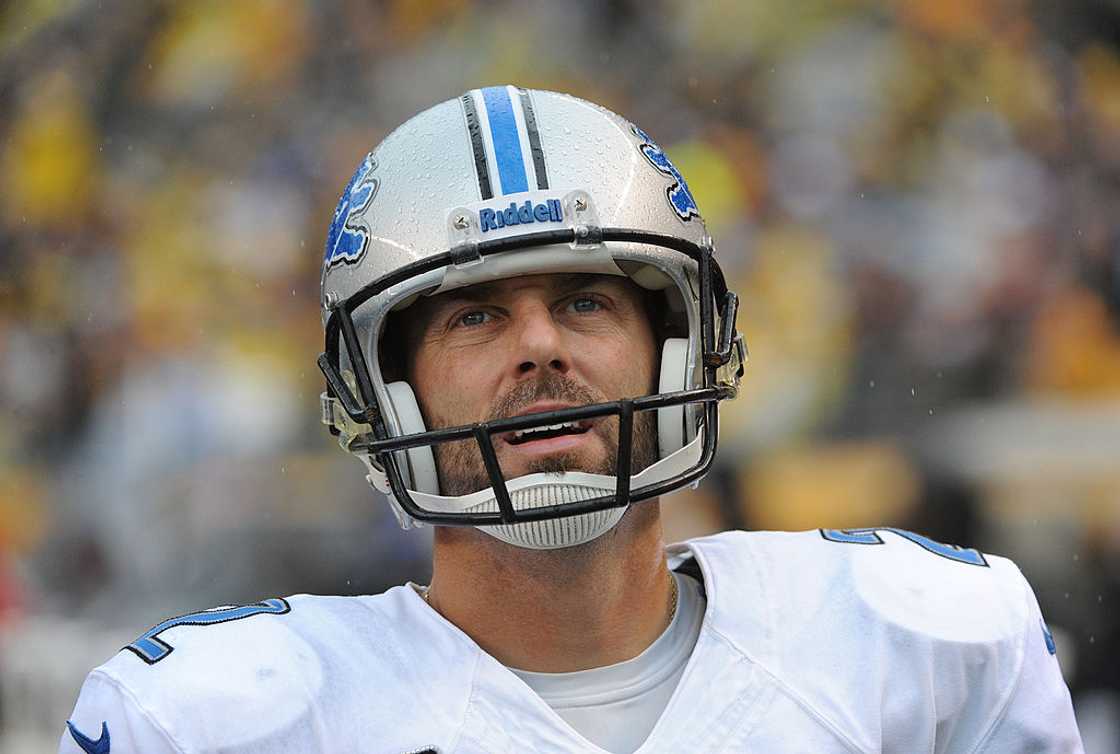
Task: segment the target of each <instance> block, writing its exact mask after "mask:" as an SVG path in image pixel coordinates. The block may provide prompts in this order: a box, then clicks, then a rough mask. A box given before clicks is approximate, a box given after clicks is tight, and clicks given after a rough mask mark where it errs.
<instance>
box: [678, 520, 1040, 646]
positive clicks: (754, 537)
mask: <svg viewBox="0 0 1120 754" xmlns="http://www.w3.org/2000/svg"><path fill="white" fill-rule="evenodd" d="M686 544H687V545H688V547H689V548H690V549H694V550H698V551H702V552H706V553H708V557H707V560H708V561H709V562H710V563H711V564H712V567H713V568H714V569H715V570H717V573H716V574H714V575H715V576H716V578H717V579H718V578H719V573H718V571H727V572H728V573H736V574H738V576H739V578H745V577H750V576H751V575H753V576H754V577H755V578H758V579H761V580H763V581H764V582H765V584H766V587H767V588H766V592H767V594H768V598H769V599H770V600H772V601H773V608H774V609H775V610H776V611H777V612H778V613H780V614H782V615H783V616H784V617H785V618H786V619H795V618H796V616H799V615H800V616H812V619H813V620H815V621H818V622H820V621H822V620H825V619H832V620H837V621H839V622H845V623H850V624H854V625H860V626H862V627H864V628H866V626H867V625H869V624H883V625H884V626H888V625H889V626H891V627H892V628H894V629H896V630H899V631H904V632H912V633H915V634H919V635H928V636H930V637H934V638H939V639H945V640H952V641H957V642H963V643H971V642H980V643H984V642H990V641H1001V640H1003V639H1005V638H1007V637H1009V636H1012V637H1013V636H1018V635H1019V634H1021V633H1022V631H1023V628H1024V625H1025V622H1026V619H1027V614H1028V611H1029V607H1030V604H1031V596H1032V595H1031V591H1030V586H1029V585H1028V584H1027V582H1026V580H1025V579H1024V578H1023V575H1022V573H1021V572H1020V571H1019V569H1018V567H1017V566H1016V565H1015V564H1014V563H1013V562H1012V561H1010V560H1008V559H1007V558H1002V557H999V556H994V555H988V554H986V553H983V552H980V551H979V550H976V549H972V548H967V547H960V546H956V545H950V544H945V543H941V542H937V541H935V540H933V539H931V538H929V537H926V536H924V535H922V534H919V533H915V532H909V531H905V530H902V529H897V528H892V527H882V528H864V529H843V530H840V529H816V530H812V531H807V532H740V531H733V532H724V533H722V534H718V535H715V536H713V537H706V538H703V539H699V540H693V541H692V542H689V543H686ZM825 605H832V606H833V608H834V609H832V610H828V611H823V612H822V611H821V608H822V606H825ZM836 608H842V609H836Z"/></svg>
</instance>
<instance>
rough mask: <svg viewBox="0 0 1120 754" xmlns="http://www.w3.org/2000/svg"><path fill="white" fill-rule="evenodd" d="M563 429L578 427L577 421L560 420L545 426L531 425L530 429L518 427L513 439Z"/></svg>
mask: <svg viewBox="0 0 1120 754" xmlns="http://www.w3.org/2000/svg"><path fill="white" fill-rule="evenodd" d="M564 429H579V422H562V423H560V424H549V425H548V426H547V427H533V428H532V429H519V430H516V431H515V432H514V433H513V439H514V440H521V439H523V438H525V437H526V436H528V435H534V434H539V433H542V432H559V431H560V430H564Z"/></svg>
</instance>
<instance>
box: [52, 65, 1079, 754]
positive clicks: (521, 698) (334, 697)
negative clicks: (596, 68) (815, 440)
mask: <svg viewBox="0 0 1120 754" xmlns="http://www.w3.org/2000/svg"><path fill="white" fill-rule="evenodd" d="M322 306H323V323H324V327H325V333H326V339H325V344H326V345H325V349H324V353H323V355H322V356H321V357H320V359H319V366H320V368H321V369H322V371H323V373H324V375H325V378H326V386H327V388H326V392H325V393H324V394H323V397H322V411H323V421H324V423H325V424H327V425H328V426H329V427H330V429H331V431H332V432H333V433H334V434H335V435H336V436H337V438H338V441H339V442H340V443H341V445H342V447H343V448H344V449H345V450H347V451H348V452H350V453H352V454H353V455H354V456H355V457H357V458H358V459H359V460H360V461H361V462H362V463H363V465H364V469H365V472H366V473H367V474H368V479H369V482H370V484H371V485H372V486H373V487H374V488H375V489H377V490H379V491H380V492H381V493H384V495H385V496H386V497H387V498H388V500H389V503H390V505H392V507H393V510H394V511H395V513H396V515H397V517H398V518H399V520H400V523H401V525H402V526H403V527H404V528H406V529H407V528H410V527H412V526H415V525H419V524H427V525H432V526H434V527H435V534H434V560H433V569H432V570H433V576H432V582H431V584H430V585H428V586H419V585H415V584H407V585H403V586H398V587H396V588H393V589H390V590H389V591H388V592H385V593H384V594H380V595H377V596H372V597H324V596H310V595H298V596H293V597H288V598H286V599H279V598H274V599H266V600H264V601H262V602H260V603H257V604H253V605H242V606H232V607H223V608H217V609H214V610H208V611H204V612H200V613H194V614H190V615H185V616H180V617H178V618H172V619H169V620H166V621H164V622H162V623H160V624H159V625H157V626H155V627H153V628H152V629H151V630H149V631H147V632H146V633H144V634H143V635H142V636H140V637H139V638H138V639H137V640H136V641H134V642H133V643H131V644H129V645H128V646H127V647H125V649H124V650H123V651H122V652H121V653H119V654H118V655H117V656H116V657H114V658H113V659H111V660H110V661H109V662H107V663H106V664H105V665H103V666H101V667H100V668H98V669H96V670H94V671H93V672H92V673H91V674H90V676H89V678H88V679H87V681H86V683H85V685H84V686H83V688H82V691H81V695H80V697H79V700H78V704H77V707H76V709H75V710H74V713H73V716H72V717H71V718H70V720H69V721H68V722H67V726H66V729H65V730H64V731H63V734H62V744H61V750H62V751H63V752H67V753H69V754H74V753H76V752H87V753H89V752H109V751H110V750H111V751H113V752H143V753H144V754H157V753H160V752H180V753H182V754H186V753H187V752H190V753H191V754H194V753H195V752H236V753H238V754H241V753H245V754H247V753H248V752H269V753H270V754H274V753H275V752H300V753H301V754H307V753H309V752H324V753H328V752H329V753H331V754H336V753H338V752H388V753H390V754H403V753H404V752H440V753H441V754H451V753H452V752H461V753H463V754H466V753H467V752H476V753H479V754H482V753H486V754H495V753H496V752H613V753H614V754H620V753H622V752H635V751H641V752H681V751H696V752H717V751H719V752H747V751H753V752H814V754H829V753H832V752H836V753H839V752H845V753H848V754H851V753H852V752H865V753H867V754H870V753H871V752H897V753H898V754H912V752H931V753H933V752H935V753H938V754H942V753H948V752H960V753H961V754H964V753H966V752H968V753H970V754H980V753H988V754H995V753H996V752H1000V753H1008V754H1010V753H1011V752H1026V751H1030V752H1054V753H1057V752H1078V751H1081V743H1080V738H1079V735H1078V731H1077V728H1076V725H1075V722H1074V718H1073V712H1072V707H1071V704H1070V697H1069V692H1068V690H1067V688H1066V686H1065V684H1064V682H1063V680H1062V677H1061V674H1060V671H1059V668H1058V662H1057V660H1056V658H1055V649H1054V644H1053V640H1052V639H1051V637H1050V636H1049V634H1048V632H1047V629H1046V625H1045V623H1044V622H1043V620H1042V616H1041V614H1040V612H1039V608H1038V605H1037V603H1036V601H1035V598H1034V595H1033V593H1032V591H1031V589H1030V587H1029V586H1028V584H1027V583H1026V581H1025V580H1024V579H1023V576H1022V575H1021V574H1020V572H1019V571H1018V569H1017V568H1016V567H1015V565H1014V564H1013V563H1011V562H1010V561H1008V560H1005V559H1002V558H998V557H992V556H988V555H984V554H982V553H980V552H978V551H975V550H969V549H961V548H957V547H952V546H947V545H943V544H940V543H938V542H934V541H932V540H929V539H926V538H924V537H922V536H920V535H916V534H911V533H909V532H904V531H899V530H895V529H860V530H846V531H838V530H820V531H812V532H804V533H770V532H741V531H732V532H726V533H723V534H718V535H715V536H711V537H705V538H702V539H697V540H693V541H689V542H684V543H682V544H677V545H673V546H670V547H668V548H666V547H665V546H664V544H663V541H662V533H661V527H660V522H659V503H658V499H659V498H660V497H661V496H663V495H665V494H667V493H670V492H672V491H673V490H676V489H679V488H681V487H683V486H686V485H690V484H695V483H696V482H698V481H699V480H700V478H701V477H702V476H703V475H704V473H705V472H706V471H707V470H708V469H709V468H710V467H711V464H712V462H713V459H714V456H715V452H716V440H717V434H718V421H719V406H720V402H721V401H723V400H725V399H729V398H732V397H734V395H735V393H736V391H737V389H738V385H739V380H740V377H741V376H742V374H743V368H744V363H745V349H744V346H743V342H742V339H741V337H740V336H739V333H738V331H737V329H736V324H735V320H736V309H737V299H736V297H735V295H734V293H733V292H731V291H729V290H728V288H727V285H726V282H725V280H724V278H723V276H722V273H721V272H720V268H719V265H718V264H717V262H716V258H715V254H714V246H713V243H712V240H711V239H710V238H709V237H708V235H707V233H706V232H705V229H704V223H703V220H702V219H701V217H700V213H699V210H698V208H697V206H696V202H695V200H694V199H693V196H692V194H691V193H690V192H689V189H688V185H687V184H686V182H685V179H684V178H683V177H682V176H681V174H680V173H679V172H678V171H677V169H676V168H675V167H674V166H673V164H672V163H671V162H670V160H669V158H668V157H667V156H666V155H665V153H664V152H663V151H662V150H661V149H660V148H659V147H658V146H657V144H656V143H655V142H654V141H653V139H651V138H650V136H649V135H648V134H646V132H645V131H643V130H641V129H640V128H638V127H637V126H635V125H633V124H631V123H629V122H628V121H626V120H625V119H623V118H621V117H619V116H618V115H615V114H614V113H612V112H609V111H607V110H605V109H603V108H601V107H598V106H596V105H593V104H591V103H588V102H585V101H582V100H580V99H576V98H574V97H570V96H566V95H562V94H556V93H552V92H545V91H527V90H524V89H519V88H516V87H513V86H496V87H489V88H485V89H480V90H474V91H470V92H467V93H466V94H464V95H463V96H462V97H459V98H457V99H453V100H449V101H447V102H444V103H442V104H439V105H436V106H435V107H433V108H431V109H429V110H426V111H424V112H422V113H420V114H419V115H417V116H415V117H414V118H412V119H411V120H409V121H408V122H407V123H405V124H404V125H402V126H400V127H399V128H398V129H397V130H396V131H394V132H393V133H392V134H390V135H389V136H388V137H387V138H386V139H385V140H384V141H383V142H382V143H381V144H380V145H379V146H378V147H377V148H376V149H374V150H373V151H372V152H370V153H369V154H368V155H367V156H366V157H365V158H364V159H363V160H362V162H361V164H360V166H359V167H358V169H357V172H355V173H354V176H353V178H352V179H351V180H350V182H349V184H348V185H347V186H346V189H345V191H344V192H343V195H342V199H341V201H340V202H339V204H338V208H337V210H336V211H335V214H334V218H333V220H332V222H331V225H330V229H329V231H328V236H327V243H326V255H325V260H324V263H323V274H322Z"/></svg>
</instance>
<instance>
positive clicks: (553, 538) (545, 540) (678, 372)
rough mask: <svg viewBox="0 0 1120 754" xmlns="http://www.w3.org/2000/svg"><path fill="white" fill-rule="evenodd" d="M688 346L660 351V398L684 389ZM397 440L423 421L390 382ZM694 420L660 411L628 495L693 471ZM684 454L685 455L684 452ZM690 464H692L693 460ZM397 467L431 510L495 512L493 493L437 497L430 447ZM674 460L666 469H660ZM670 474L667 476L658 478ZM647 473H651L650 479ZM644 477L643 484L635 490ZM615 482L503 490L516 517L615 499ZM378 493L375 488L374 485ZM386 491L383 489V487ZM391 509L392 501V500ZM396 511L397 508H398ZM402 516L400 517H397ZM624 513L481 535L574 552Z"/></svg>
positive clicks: (581, 477) (673, 341) (565, 480)
mask: <svg viewBox="0 0 1120 754" xmlns="http://www.w3.org/2000/svg"><path fill="white" fill-rule="evenodd" d="M687 357H688V340H687V339H686V338H668V339H666V341H665V343H664V345H663V346H662V350H661V374H660V378H659V383H658V392H661V393H671V392H676V391H678V390H684V389H685V388H686V387H687V383H688V373H689V364H688V358H687ZM385 387H386V390H387V392H388V394H389V400H390V402H391V404H392V410H393V413H394V415H395V417H396V423H397V427H398V430H399V432H400V434H401V435H410V434H417V433H420V432H424V431H426V428H425V426H424V418H423V416H422V415H421V413H420V408H419V406H418V404H417V401H416V395H415V393H414V392H413V390H412V387H411V386H410V385H409V384H408V383H407V382H393V383H389V384H388V385H386V386H385ZM693 413H694V412H692V411H687V410H686V407H685V406H670V407H668V408H660V409H657V439H658V455H659V457H660V459H661V460H660V461H658V462H657V463H655V464H653V465H651V466H650V467H649V468H647V469H645V470H644V471H642V472H641V473H639V474H638V475H636V476H634V477H632V479H631V489H635V488H636V487H638V486H641V485H643V484H650V483H652V482H656V481H661V480H664V479H668V478H669V477H670V476H672V475H673V474H675V473H678V472H679V471H683V470H684V469H686V468H687V466H684V467H681V468H679V469H678V468H677V467H678V466H679V465H680V464H679V461H680V460H682V459H689V460H691V463H695V462H696V460H697V459H698V458H699V451H700V444H699V443H697V442H695V440H696V427H695V424H694V423H693V422H692V421H689V418H690V417H691V416H692V415H693ZM686 446H687V447H688V449H689V452H687V453H682V452H681V451H682V450H684V449H685V448H686ZM694 456H695V458H693V457H694ZM396 458H397V465H398V468H400V469H401V471H402V473H403V474H404V475H405V486H406V487H407V488H408V489H409V490H410V491H412V497H413V499H414V500H415V501H416V502H417V503H418V504H419V505H420V506H421V507H423V508H427V509H429V510H437V511H446V512H456V513H460V512H461V513H484V512H494V511H497V510H498V503H497V499H496V498H495V496H494V492H493V489H492V488H486V489H484V490H480V491H478V492H475V493H472V494H470V495H460V496H457V497H445V496H442V495H440V494H439V477H438V475H437V473H436V464H435V457H434V454H433V453H432V449H431V447H430V446H421V447H417V448H411V449H409V450H406V451H400V452H398V453H396ZM670 459H673V463H670V464H668V465H667V466H666V464H665V462H666V461H669V460H670ZM659 468H660V469H662V472H664V470H665V469H666V468H671V469H672V471H671V472H669V473H657V472H656V471H655V470H657V469H659ZM651 472H654V474H653V475H651ZM642 477H647V478H646V480H645V481H644V482H639V479H641V478H642ZM615 482H616V478H615V477H614V476H606V475H602V474H587V473H584V472H564V473H559V474H530V475H528V476H523V477H518V478H516V479H512V480H509V481H507V482H506V488H507V489H508V490H509V494H510V501H511V502H512V503H513V508H514V510H519V511H520V510H530V509H532V508H540V507H544V506H547V505H556V504H560V503H572V502H578V501H580V500H589V499H591V498H593V497H599V496H600V495H607V494H613V493H614V491H615ZM375 486H378V487H379V488H380V485H375ZM386 486H387V485H386ZM394 502H395V500H394ZM397 507H399V505H398V506H397ZM402 512H403V511H402ZM625 512H626V508H625V507H622V508H608V509H606V510H601V511H595V512H593V513H582V514H579V515H576V516H566V517H564V518H555V519H548V520H545V521H533V522H528V523H522V524H509V525H499V526H481V527H478V528H480V529H481V530H482V531H484V532H486V533H487V534H489V535H491V536H493V537H496V538H497V539H500V540H502V541H503V542H508V543H509V544H512V545H517V546H518V547H527V548H531V549H535V550H551V549H559V548H562V547H573V546H575V545H580V544H583V543H585V542H590V541H591V540H593V539H595V538H596V537H599V536H601V535H602V534H604V533H605V532H607V531H610V529H611V528H612V527H613V526H614V525H615V524H617V523H618V522H619V520H621V519H622V516H623V514H624V513H625Z"/></svg>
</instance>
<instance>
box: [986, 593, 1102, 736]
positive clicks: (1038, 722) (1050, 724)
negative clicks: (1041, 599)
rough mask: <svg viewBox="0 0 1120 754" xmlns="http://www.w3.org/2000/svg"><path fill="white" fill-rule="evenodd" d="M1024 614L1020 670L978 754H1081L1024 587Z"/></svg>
mask: <svg viewBox="0 0 1120 754" xmlns="http://www.w3.org/2000/svg"><path fill="white" fill-rule="evenodd" d="M1025 588H1026V590H1027V595H1028V599H1029V601H1030V609H1029V610H1028V611H1027V613H1028V618H1027V625H1026V627H1025V631H1026V640H1025V642H1024V647H1023V650H1024V657H1023V665H1022V670H1021V671H1020V673H1019V679H1018V682H1017V683H1016V685H1015V690H1014V691H1013V692H1012V694H1011V697H1010V699H1009V700H1008V703H1007V707H1006V708H1005V709H1004V712H1003V714H1002V715H1001V716H1000V717H999V718H998V719H997V721H996V723H995V724H994V725H993V726H992V728H991V732H990V733H989V734H988V736H987V738H986V740H985V741H984V742H983V743H982V744H981V746H980V747H979V748H978V749H977V754H1018V753H1019V752H1025V751H1029V752H1036V754H1084V748H1083V746H1082V743H1081V734H1080V733H1079V732H1078V729H1077V722H1076V720H1075V719H1074V716H1073V703H1072V701H1071V699H1070V695H1069V688H1068V687H1067V686H1066V683H1065V680H1064V679H1063V678H1062V672H1061V669H1060V667H1059V665H1058V658H1057V654H1056V649H1055V646H1054V640H1053V638H1052V637H1051V636H1050V633H1049V629H1048V628H1047V627H1046V623H1045V622H1044V621H1043V618H1042V611H1041V610H1040V609H1039V606H1038V600H1037V599H1036V598H1035V596H1034V592H1033V591H1032V590H1031V588H1030V586H1029V585H1025Z"/></svg>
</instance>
